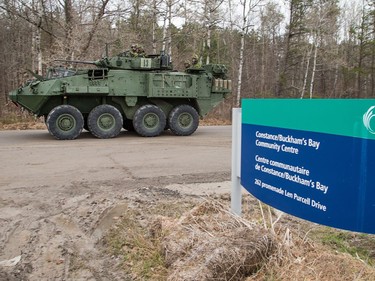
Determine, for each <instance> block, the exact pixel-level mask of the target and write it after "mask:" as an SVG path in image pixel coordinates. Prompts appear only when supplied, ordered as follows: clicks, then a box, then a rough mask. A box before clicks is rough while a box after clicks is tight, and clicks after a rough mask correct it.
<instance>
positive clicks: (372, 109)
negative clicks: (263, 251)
mask: <svg viewBox="0 0 375 281" xmlns="http://www.w3.org/2000/svg"><path fill="white" fill-rule="evenodd" d="M374 116H375V100H349V99H347V100H301V99H298V100H294V99H277V100H274V99H266V100H261V99H256V100H252V99H247V100H243V102H242V144H241V148H242V149H241V184H242V185H243V186H244V187H245V188H246V189H247V190H248V191H249V192H250V193H251V194H253V195H254V196H255V197H257V198H258V199H260V200H261V201H263V202H265V203H267V204H269V205H271V206H273V207H275V208H277V209H279V210H281V211H284V212H286V213H289V214H292V215H295V216H297V217H300V218H303V219H306V220H310V221H313V222H316V223H319V224H323V225H328V226H332V227H337V228H342V229H347V230H353V231H358V232H365V233H373V234H375V217H374V214H375V173H374V171H375V117H374Z"/></svg>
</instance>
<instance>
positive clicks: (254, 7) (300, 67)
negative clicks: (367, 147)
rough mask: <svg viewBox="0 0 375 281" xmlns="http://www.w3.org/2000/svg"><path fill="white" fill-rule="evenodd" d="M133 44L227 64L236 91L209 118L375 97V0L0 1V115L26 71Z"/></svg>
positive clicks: (176, 61) (177, 60) (178, 65)
mask: <svg viewBox="0 0 375 281" xmlns="http://www.w3.org/2000/svg"><path fill="white" fill-rule="evenodd" d="M106 44H108V46H109V54H111V55H116V54H118V53H120V52H123V51H124V50H127V49H129V47H130V45H131V44H139V45H142V46H143V47H144V49H145V50H146V53H150V54H151V53H159V52H160V51H161V50H164V51H166V52H167V53H168V54H170V55H171V57H172V61H173V65H174V68H175V69H177V70H184V62H185V61H186V60H190V59H191V57H192V56H193V54H197V55H198V56H199V58H200V60H201V62H202V63H203V64H208V63H223V64H226V65H227V66H228V70H229V72H228V74H229V77H230V78H231V79H232V82H233V83H232V85H233V95H232V96H231V97H230V98H229V99H227V100H226V101H225V102H224V103H222V104H221V105H220V106H219V107H218V108H216V109H215V111H214V112H213V113H212V114H214V115H215V117H217V118H220V119H230V115H231V108H232V107H238V106H240V99H241V98H246V97H251V98H270V97H276V98H375V2H374V1H373V0H359V1H358V0H341V1H340V0H191V1H188V0H122V1H121V0H80V1H78V0H58V1H55V0H0V57H1V61H0V117H4V116H6V115H8V114H11V113H12V112H16V111H18V110H17V109H16V108H15V107H14V106H13V104H12V103H10V102H9V100H8V97H7V95H8V92H10V91H11V90H13V89H15V88H17V87H19V86H20V85H22V84H23V83H24V82H25V80H26V76H27V75H28V74H27V71H26V69H30V70H33V71H34V72H36V73H39V74H40V73H42V74H43V73H45V71H46V69H47V68H48V66H50V65H53V64H55V65H56V62H54V60H55V59H70V60H97V59H99V58H101V57H102V56H103V55H104V50H105V45H106Z"/></svg>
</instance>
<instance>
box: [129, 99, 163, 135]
mask: <svg viewBox="0 0 375 281" xmlns="http://www.w3.org/2000/svg"><path fill="white" fill-rule="evenodd" d="M166 122H167V121H166V117H165V114H164V112H163V111H162V110H161V109H160V108H159V107H157V106H156V105H151V104H146V105H143V106H141V107H140V108H138V109H137V111H136V112H135V114H134V119H133V125H134V129H135V131H136V132H137V133H138V134H140V135H141V136H144V137H155V136H158V135H160V134H161V132H163V131H164V128H165V125H166Z"/></svg>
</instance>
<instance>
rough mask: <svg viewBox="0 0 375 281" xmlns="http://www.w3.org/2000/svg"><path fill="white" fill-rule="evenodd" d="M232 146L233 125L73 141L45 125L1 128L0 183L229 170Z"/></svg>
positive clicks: (12, 184)
mask: <svg viewBox="0 0 375 281" xmlns="http://www.w3.org/2000/svg"><path fill="white" fill-rule="evenodd" d="M230 149H231V127H230V126H212V127H211V126H207V127H199V128H198V130H197V131H196V133H195V134H193V135H192V136H189V137H177V136H174V135H172V134H170V133H168V132H166V133H164V134H163V135H161V136H159V137H155V138H143V137H139V136H137V135H136V134H135V133H130V132H126V131H124V132H122V133H121V134H120V136H119V137H117V138H115V139H108V140H101V139H96V138H94V137H92V136H91V134H89V133H88V132H84V133H83V134H82V135H81V136H80V137H79V138H78V139H76V140H74V141H58V140H55V139H54V138H53V137H52V136H51V135H49V134H48V132H47V130H36V131H33V130H26V131H1V132H0V163H1V169H0V188H4V187H8V188H19V187H26V186H43V185H51V184H54V185H61V184H65V185H66V184H69V183H71V182H77V181H96V180H101V181H105V180H113V179H115V178H117V179H123V180H128V179H137V178H152V177H160V176H177V175H184V174H211V175H212V174H217V175H220V174H221V173H225V174H226V175H227V174H228V173H229V172H230V164H231V160H230V157H231V156H230V155H231V152H230ZM211 180H212V181H216V180H215V178H212V179H211ZM220 180H223V179H218V181H220ZM226 180H229V178H227V179H226Z"/></svg>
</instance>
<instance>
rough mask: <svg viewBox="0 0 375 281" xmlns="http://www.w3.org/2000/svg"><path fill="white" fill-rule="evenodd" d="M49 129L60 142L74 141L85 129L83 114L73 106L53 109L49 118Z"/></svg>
mask: <svg viewBox="0 0 375 281" xmlns="http://www.w3.org/2000/svg"><path fill="white" fill-rule="evenodd" d="M46 123H47V128H48V131H49V132H50V134H51V135H52V136H54V137H55V138H56V139H58V140H73V139H75V138H77V137H78V136H79V134H80V133H81V132H82V129H83V123H84V121H83V116H82V114H81V112H80V111H79V110H78V109H77V108H75V107H74V106H71V105H59V106H56V107H55V108H53V109H52V110H51V111H50V113H49V114H48V116H47V121H46Z"/></svg>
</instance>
